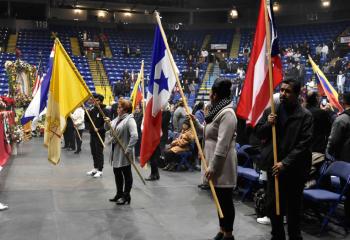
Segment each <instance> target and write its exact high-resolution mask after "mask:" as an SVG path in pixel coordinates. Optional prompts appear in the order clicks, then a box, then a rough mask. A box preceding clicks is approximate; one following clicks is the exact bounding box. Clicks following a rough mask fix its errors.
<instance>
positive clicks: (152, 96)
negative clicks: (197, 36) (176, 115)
mask: <svg viewBox="0 0 350 240" xmlns="http://www.w3.org/2000/svg"><path fill="white" fill-rule="evenodd" d="M172 61H174V59H173V56H172V55H171V54H170V55H169V54H168V52H167V50H166V46H165V42H164V39H163V37H162V34H161V31H160V27H159V26H157V27H156V32H155V37H154V44H153V54H152V66H151V67H152V69H151V75H150V82H149V85H148V91H147V102H146V110H145V116H144V118H143V132H142V140H141V153H140V164H141V167H143V166H144V165H145V164H146V163H147V162H148V161H149V159H150V157H151V156H152V154H153V153H154V151H155V149H156V148H157V146H158V145H159V143H160V137H161V131H162V129H161V128H162V111H161V109H162V108H164V107H165V106H166V105H167V103H168V101H169V98H170V95H171V92H172V91H173V88H174V87H175V84H176V75H175V74H178V73H179V71H178V69H177V67H176V66H175V68H176V70H175V72H174V71H173V70H172V67H171V62H172Z"/></svg>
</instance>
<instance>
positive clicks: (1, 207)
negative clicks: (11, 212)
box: [0, 203, 9, 211]
mask: <svg viewBox="0 0 350 240" xmlns="http://www.w3.org/2000/svg"><path fill="white" fill-rule="evenodd" d="M8 208H9V206H7V205H5V204H3V203H0V211H3V210H6V209H8Z"/></svg>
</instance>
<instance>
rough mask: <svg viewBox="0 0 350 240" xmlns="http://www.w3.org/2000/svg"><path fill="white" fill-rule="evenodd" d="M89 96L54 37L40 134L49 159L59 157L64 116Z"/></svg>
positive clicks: (87, 90)
mask: <svg viewBox="0 0 350 240" xmlns="http://www.w3.org/2000/svg"><path fill="white" fill-rule="evenodd" d="M91 96H92V94H91V92H90V90H89V88H88V87H87V85H86V84H85V81H84V80H83V78H82V76H81V75H80V73H79V71H78V70H77V68H76V67H75V65H74V63H73V62H72V60H71V59H70V57H69V56H68V54H67V52H66V51H65V49H64V47H63V46H62V44H61V43H60V41H59V40H58V39H57V38H56V40H55V56H54V62H53V67H52V75H51V81H50V89H49V97H48V103H47V113H46V121H45V135H44V144H45V146H47V148H48V159H49V161H50V162H51V163H53V164H55V165H56V164H58V163H59V161H60V157H61V137H62V134H63V132H64V129H65V127H66V119H67V117H68V116H69V114H70V113H71V112H73V111H74V110H75V109H76V108H77V107H79V106H81V105H82V104H83V103H84V102H85V101H86V100H87V99H89V97H91Z"/></svg>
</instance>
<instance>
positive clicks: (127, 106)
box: [118, 99, 132, 113]
mask: <svg viewBox="0 0 350 240" xmlns="http://www.w3.org/2000/svg"><path fill="white" fill-rule="evenodd" d="M118 104H119V106H120V107H121V108H123V110H124V111H125V112H126V113H131V112H132V103H131V102H130V101H129V100H126V99H120V100H119V101H118Z"/></svg>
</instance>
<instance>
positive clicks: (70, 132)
mask: <svg viewBox="0 0 350 240" xmlns="http://www.w3.org/2000/svg"><path fill="white" fill-rule="evenodd" d="M74 131H75V130H74V128H71V127H67V128H66V130H65V131H64V133H63V137H64V146H65V147H67V148H72V149H75V138H74Z"/></svg>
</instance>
